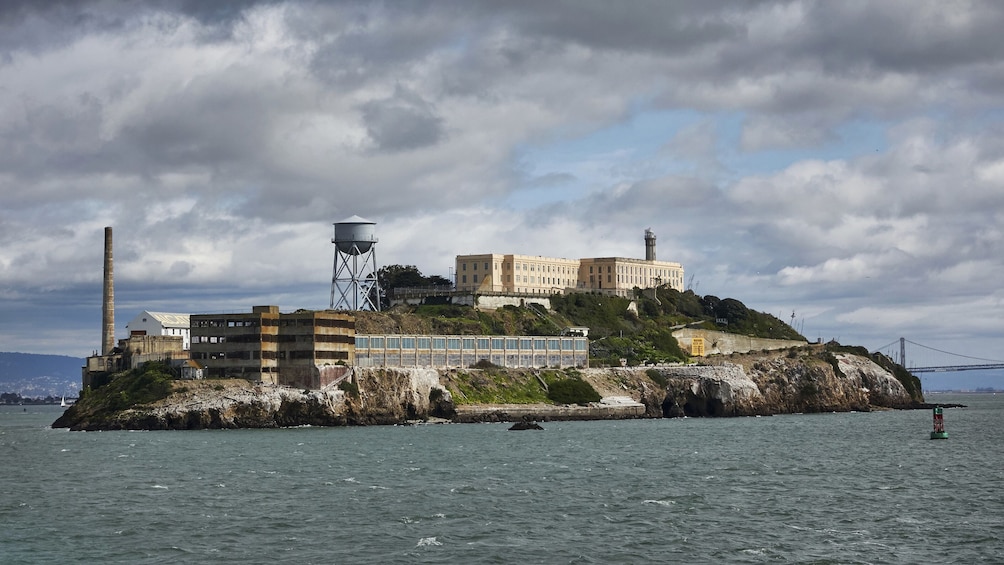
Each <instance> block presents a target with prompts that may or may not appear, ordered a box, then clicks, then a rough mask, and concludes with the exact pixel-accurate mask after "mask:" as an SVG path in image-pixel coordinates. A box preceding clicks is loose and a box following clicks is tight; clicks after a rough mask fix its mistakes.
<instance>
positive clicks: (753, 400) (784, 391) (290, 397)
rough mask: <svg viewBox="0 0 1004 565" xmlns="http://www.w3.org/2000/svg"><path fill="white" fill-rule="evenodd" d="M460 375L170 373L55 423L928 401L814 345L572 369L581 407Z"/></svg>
mask: <svg viewBox="0 0 1004 565" xmlns="http://www.w3.org/2000/svg"><path fill="white" fill-rule="evenodd" d="M465 371H468V372H472V373H473V372H476V371H477V370H476V369H465ZM496 371H497V369H496ZM451 374H452V376H451ZM455 374H456V371H446V370H443V371H438V370H434V369H386V368H373V369H360V368H354V369H353V370H352V372H351V375H349V376H348V378H347V379H346V380H344V381H342V382H341V383H339V384H337V385H333V386H330V387H327V388H325V389H322V390H300V389H293V388H288V387H276V386H262V385H254V384H250V383H248V382H246V381H241V380H228V381H219V380H208V381H177V382H175V383H174V384H173V391H172V392H171V394H170V395H169V396H168V397H167V398H164V399H161V400H158V401H155V402H151V403H147V404H141V405H137V406H133V407H130V408H127V409H124V410H112V411H109V410H103V409H101V408H100V404H99V403H97V402H88V399H87V398H85V399H83V400H82V401H81V402H79V403H78V404H77V405H75V406H73V407H71V408H70V409H68V410H67V411H66V413H64V415H63V416H62V417H60V419H59V420H57V421H56V422H55V423H54V424H53V427H69V428H71V429H75V430H97V429H151V430H157V429H198V428H271V427H284V426H299V425H314V426H343V425H373V424H401V423H408V422H414V421H422V420H428V419H430V418H433V419H440V420H443V421H456V422H475V421H513V420H542V421H544V420H558V419H561V420H573V419H616V418H660V417H682V416H691V417H694V416H752V415H768V414H784V413H800V412H829V411H851V410H857V411H867V410H871V409H872V408H875V407H882V408H907V407H911V406H914V405H916V404H917V403H918V402H922V401H923V399H922V398H920V399H917V398H911V396H910V394H909V393H908V392H907V390H906V388H905V387H904V386H903V385H902V384H901V383H900V382H899V381H898V380H897V379H896V378H895V377H894V376H893V375H892V374H891V373H890V372H888V371H886V370H885V369H883V368H882V367H880V366H879V365H877V364H875V363H874V362H873V361H872V360H871V359H868V358H866V357H862V356H858V355H853V354H849V353H829V352H824V354H820V352H819V351H813V350H812V349H811V348H804V349H801V350H789V351H788V352H773V353H760V354H747V355H733V356H729V357H723V358H713V359H710V360H707V362H706V364H704V365H686V366H683V365H680V366H663V367H647V368H626V367H618V368H605V369H581V370H578V371H574V372H572V373H570V374H569V377H568V378H581V379H582V380H585V381H586V382H588V383H589V384H590V385H591V386H592V387H593V388H594V389H595V390H596V391H597V392H598V393H599V394H600V396H601V397H602V398H603V400H601V401H600V402H596V403H591V404H590V405H587V406H575V405H560V406H556V405H553V404H548V403H544V402H537V403H523V404H506V405H497V404H475V403H470V402H455V401H454V399H455V398H461V397H462V394H459V393H458V392H457V389H456V386H455V380H453V376H455ZM511 379H512V381H510V382H519V381H522V383H523V384H524V385H528V386H538V384H537V383H538V382H539V386H542V387H544V386H546V385H545V383H544V381H543V380H542V379H541V378H540V375H539V374H537V373H536V372H534V371H522V372H512V374H511Z"/></svg>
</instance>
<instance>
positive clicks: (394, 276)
mask: <svg viewBox="0 0 1004 565" xmlns="http://www.w3.org/2000/svg"><path fill="white" fill-rule="evenodd" d="M377 282H378V283H379V284H380V308H388V307H390V297H391V296H392V295H393V294H394V289H395V288H414V287H427V286H453V284H452V283H451V282H450V281H449V280H447V279H446V278H444V277H441V276H439V275H432V276H430V277H426V276H423V275H422V271H419V270H418V267H416V266H414V265H387V266H385V267H380V269H379V270H377Z"/></svg>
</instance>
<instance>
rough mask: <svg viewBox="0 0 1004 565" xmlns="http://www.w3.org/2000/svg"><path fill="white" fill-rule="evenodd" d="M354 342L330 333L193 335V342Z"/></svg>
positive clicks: (350, 336)
mask: <svg viewBox="0 0 1004 565" xmlns="http://www.w3.org/2000/svg"><path fill="white" fill-rule="evenodd" d="M228 342H229V343H347V344H351V343H354V341H353V336H352V335H347V334H346V335H331V334H313V335H310V334H279V335H276V334H240V335H229V336H227V335H193V336H192V343H193V344H196V345H198V344H202V343H228Z"/></svg>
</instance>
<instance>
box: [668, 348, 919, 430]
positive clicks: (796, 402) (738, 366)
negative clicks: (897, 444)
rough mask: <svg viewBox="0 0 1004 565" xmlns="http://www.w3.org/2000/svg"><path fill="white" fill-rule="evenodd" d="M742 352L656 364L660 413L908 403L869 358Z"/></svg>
mask: <svg viewBox="0 0 1004 565" xmlns="http://www.w3.org/2000/svg"><path fill="white" fill-rule="evenodd" d="M832 360H833V362H830V361H828V360H826V359H821V358H819V357H817V356H813V355H805V354H795V355H791V354H786V355H782V354H772V355H765V354H760V355H744V356H740V357H738V358H734V359H731V360H713V361H712V362H713V364H709V365H703V366H691V367H679V368H668V369H660V372H661V373H662V374H663V376H664V378H665V379H666V380H667V381H668V384H667V386H666V397H665V400H664V402H663V414H664V415H665V416H667V417H678V416H753V415H768V414H791V413H801V412H847V411H868V410H871V409H872V408H873V407H881V408H907V407H910V406H911V405H912V404H913V401H912V399H911V398H910V395H909V393H908V392H907V390H906V389H905V388H904V387H903V385H902V384H900V382H899V381H897V380H896V378H895V377H894V376H893V375H892V374H891V373H889V372H888V371H886V370H885V369H883V368H882V367H880V366H878V365H877V364H875V363H874V362H873V361H871V360H870V359H867V358H864V357H860V356H857V355H850V354H844V353H836V354H833V355H832Z"/></svg>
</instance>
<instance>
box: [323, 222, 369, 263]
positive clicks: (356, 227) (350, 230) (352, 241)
mask: <svg viewBox="0 0 1004 565" xmlns="http://www.w3.org/2000/svg"><path fill="white" fill-rule="evenodd" d="M376 242H377V238H376V223H374V222H371V221H369V220H367V219H365V218H360V217H359V216H352V217H351V218H346V219H344V220H342V221H340V222H338V223H336V224H335V237H334V238H333V239H332V240H331V243H334V244H335V247H336V248H338V250H339V251H341V252H342V253H345V254H347V255H360V254H363V253H367V252H369V250H370V248H372V247H373V244H374V243H376Z"/></svg>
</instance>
